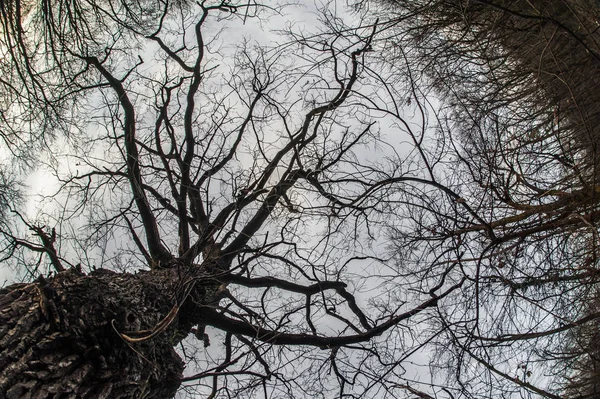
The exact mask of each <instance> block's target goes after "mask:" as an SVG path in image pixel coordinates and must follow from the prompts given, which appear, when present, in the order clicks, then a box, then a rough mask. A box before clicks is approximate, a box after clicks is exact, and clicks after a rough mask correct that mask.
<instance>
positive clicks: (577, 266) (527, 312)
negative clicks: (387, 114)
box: [377, 0, 599, 397]
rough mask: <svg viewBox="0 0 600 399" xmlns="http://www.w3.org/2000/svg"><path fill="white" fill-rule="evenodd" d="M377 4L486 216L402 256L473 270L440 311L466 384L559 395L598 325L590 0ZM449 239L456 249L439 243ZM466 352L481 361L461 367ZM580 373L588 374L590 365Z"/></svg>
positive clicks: (462, 188)
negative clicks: (429, 250) (455, 304)
mask: <svg viewBox="0 0 600 399" xmlns="http://www.w3.org/2000/svg"><path fill="white" fill-rule="evenodd" d="M377 4H378V5H381V6H384V7H386V8H385V14H386V15H388V16H389V15H390V13H393V12H397V13H398V16H397V17H396V19H395V20H396V22H397V23H396V24H395V25H394V26H393V28H392V29H391V30H390V32H392V34H391V35H390V36H389V41H388V47H392V46H395V48H396V59H397V60H398V63H399V65H401V66H402V67H405V65H410V66H411V68H412V70H413V71H419V72H421V71H423V72H424V74H418V73H417V72H413V76H416V77H417V78H418V79H419V82H421V85H420V86H417V87H419V88H421V90H423V91H426V89H424V88H430V89H432V90H433V91H434V92H435V93H436V94H437V96H438V97H439V98H440V99H441V101H442V103H443V104H444V105H443V106H442V108H441V111H440V112H439V114H438V120H439V124H438V126H439V129H440V131H441V133H440V143H439V146H442V147H443V146H445V147H447V148H449V149H448V150H447V153H448V154H450V158H453V159H454V160H455V163H454V167H452V166H450V167H449V168H448V169H449V170H454V171H455V173H456V177H455V178H454V179H453V184H454V185H451V187H453V189H454V190H455V191H456V192H459V193H460V196H461V201H462V200H464V201H465V203H466V204H468V205H469V206H470V207H471V208H472V209H473V210H474V212H475V213H476V214H477V215H478V216H479V218H480V221H479V222H478V223H474V224H473V223H471V224H465V223H463V222H462V221H457V222H458V223H457V222H455V223H450V224H449V222H448V221H447V222H446V223H445V224H444V228H443V229H442V231H441V232H440V231H439V230H440V229H439V228H437V230H438V231H436V234H434V236H435V238H432V239H431V241H430V242H435V243H437V245H438V247H437V248H436V251H435V253H436V255H434V256H433V257H432V258H433V259H434V260H433V261H432V267H428V268H423V264H422V263H419V267H418V268H415V269H410V270H411V271H412V272H413V273H421V274H419V275H422V276H423V277H425V276H426V275H427V274H432V273H436V272H437V273H446V271H447V270H448V269H447V266H446V265H447V264H454V263H459V264H461V267H462V270H461V272H462V273H464V272H466V273H468V274H470V275H471V276H473V282H474V285H473V286H472V287H473V290H472V291H470V292H469V291H466V290H463V292H464V293H468V294H467V295H465V297H464V302H463V303H464V305H463V306H462V307H461V308H462V311H460V310H458V309H457V310H456V311H455V312H454V313H453V314H448V316H447V320H446V321H444V322H442V323H445V324H446V325H448V326H452V327H451V328H450V329H449V330H448V331H452V332H451V333H449V334H448V336H447V337H446V339H447V340H450V341H451V342H454V343H455V345H454V346H453V347H454V348H455V349H456V351H455V352H454V354H453V356H450V357H447V360H448V362H447V363H446V365H445V367H447V370H448V371H449V374H450V375H451V377H452V379H454V380H455V381H456V382H458V386H459V387H461V388H462V390H463V391H466V392H469V394H472V392H474V391H476V388H475V387H477V386H478V387H479V389H481V392H482V395H484V392H486V391H488V390H489V389H490V387H491V386H497V384H496V383H495V382H494V381H495V380H496V379H500V380H502V379H504V380H508V381H511V383H509V385H508V386H507V388H505V389H506V390H507V391H513V392H515V391H514V390H513V388H514V389H517V390H518V389H520V388H518V387H525V388H527V389H529V390H530V391H532V392H535V393H537V394H540V395H542V396H546V397H558V396H560V394H561V392H563V393H564V391H561V389H560V388H559V386H560V385H562V384H563V383H564V377H566V376H573V374H574V373H575V374H577V373H578V372H577V371H575V370H582V365H583V364H586V365H587V366H588V367H590V366H591V364H593V363H594V360H593V359H594V355H593V353H594V350H593V349H590V350H589V351H588V349H585V348H590V346H589V345H590V343H591V341H590V337H591V336H594V333H593V331H597V325H598V320H597V318H598V314H597V312H596V311H593V310H590V309H593V306H591V305H590V304H591V303H594V302H595V299H594V298H595V297H596V295H597V284H598V262H597V259H598V240H597V226H598V181H597V179H598V177H597V162H598V161H597V160H598V151H597V148H598V147H597V146H598V139H597V137H598V132H597V129H598V123H597V118H598V101H597V99H596V95H597V93H598V90H597V87H596V86H597V79H596V76H597V71H598V66H599V64H598V56H597V55H598V21H597V16H598V8H597V3H596V2H586V1H550V2H547V1H544V2H535V1H533V2H532V1H501V0H498V1H496V0H489V1H488V0H481V1H480V0H477V1H453V0H448V1H446V0H441V1H384V2H377ZM410 15H417V16H418V17H416V18H411V17H408V18H407V16H410ZM429 95H430V96H431V94H429ZM439 224H440V223H438V225H439ZM431 230H432V228H431V225H429V226H428V225H424V226H422V228H421V230H420V232H419V233H413V234H411V235H410V236H407V235H406V234H399V235H398V238H399V244H398V251H399V253H400V254H404V255H402V256H404V257H408V256H412V257H415V255H414V254H413V253H411V252H410V251H408V253H407V251H406V249H405V248H406V247H407V242H415V243H416V242H418V241H419V239H422V238H423V237H425V236H426V235H427V231H431ZM450 243H454V246H455V247H457V248H460V247H462V248H463V249H462V250H460V249H459V250H457V251H456V254H455V255H452V256H448V255H445V252H444V251H447V249H445V248H448V246H449V245H450ZM419 256H420V255H419ZM439 257H442V258H441V259H440V258H439ZM467 259H468V260H469V262H466V260H467ZM469 265H470V266H469ZM422 270H425V271H424V272H423V271H422ZM579 330H581V331H582V332H581V333H577V332H576V331H579ZM573 334H575V336H577V335H578V334H581V336H580V338H577V339H575V341H573V338H572V337H573V336H574V335H573ZM590 334H591V335H590ZM584 337H585V338H584ZM446 339H443V340H440V347H441V348H442V350H443V351H446V350H447V349H446V348H447V345H448V344H447V342H448V341H447V340H446ZM581 342H588V344H586V345H587V346H586V345H583V346H579V344H580V343H581ZM576 347H578V349H577V350H575V348H576ZM590 362H592V363H590ZM436 365H437V366H439V365H440V363H436ZM474 365H479V366H483V368H484V369H487V370H488V372H487V373H483V374H480V372H479V371H475V372H473V373H470V372H468V370H469V369H470V368H471V367H473V366H474ZM584 367H585V366H584ZM595 367H596V366H594V367H592V369H595ZM474 370H480V368H477V367H476V368H475V369H474ZM536 374H537V375H541V374H546V375H550V376H554V377H556V384H557V385H554V386H553V385H552V384H548V378H546V377H543V378H539V379H538V380H537V381H536V379H535V377H536ZM580 378H581V379H583V380H585V381H587V382H585V383H583V384H582V385H584V386H590V385H594V373H593V372H591V373H590V374H588V373H587V372H584V373H581V374H579V376H578V377H576V378H575V379H577V380H578V381H579V382H578V383H581V380H579V379H580ZM504 384H506V382H504ZM542 385H545V386H547V388H544V389H541V390H540V389H538V388H539V387H541V386H542ZM568 392H571V393H572V392H574V391H573V390H569V389H567V392H566V393H567V395H569V393H568ZM578 395H583V392H582V391H580V392H579V394H578ZM575 396H577V395H575Z"/></svg>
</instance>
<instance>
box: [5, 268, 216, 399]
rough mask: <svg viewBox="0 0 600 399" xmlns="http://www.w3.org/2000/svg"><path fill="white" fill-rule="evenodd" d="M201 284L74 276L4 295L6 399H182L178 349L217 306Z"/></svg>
mask: <svg viewBox="0 0 600 399" xmlns="http://www.w3.org/2000/svg"><path fill="white" fill-rule="evenodd" d="M194 281H197V280H192V279H187V280H186V279H184V278H182V276H181V270H177V269H176V268H174V269H168V270H158V271H151V272H140V273H137V274H128V273H114V272H110V271H106V270H98V271H95V272H93V273H91V274H89V275H85V274H82V273H81V272H79V271H77V270H68V271H65V272H61V273H58V274H57V275H56V276H55V277H53V278H52V279H48V280H44V279H39V280H38V281H36V282H33V283H30V284H15V285H12V286H9V287H7V288H4V289H2V290H0V397H1V398H8V399H12V398H15V399H16V398H59V397H60V398H171V397H173V395H174V394H175V392H176V390H177V388H178V387H179V385H180V378H181V374H182V371H183V367H184V364H183V362H182V360H181V359H180V358H179V356H178V355H177V353H176V352H175V350H174V349H173V346H174V345H176V344H177V343H178V342H180V341H181V339H182V338H183V337H185V336H186V335H187V334H188V333H189V332H190V331H191V329H192V326H193V325H195V323H197V321H198V320H199V318H200V317H201V316H200V313H201V311H199V309H201V306H199V305H201V304H206V303H209V302H210V300H212V298H210V300H206V299H207V298H206V297H207V294H206V291H205V289H206V288H207V285H204V286H203V285H201V284H197V283H195V282H194ZM192 288H193V289H192ZM213 292H214V291H213ZM213 295H214V294H213Z"/></svg>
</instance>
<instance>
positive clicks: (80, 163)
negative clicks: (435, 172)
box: [0, 0, 464, 398]
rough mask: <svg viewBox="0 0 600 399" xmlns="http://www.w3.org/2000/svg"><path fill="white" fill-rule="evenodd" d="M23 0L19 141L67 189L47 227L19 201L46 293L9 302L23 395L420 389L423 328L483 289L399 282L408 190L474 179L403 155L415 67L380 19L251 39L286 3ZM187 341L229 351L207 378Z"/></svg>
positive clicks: (327, 23) (14, 67)
mask: <svg viewBox="0 0 600 399" xmlns="http://www.w3.org/2000/svg"><path fill="white" fill-rule="evenodd" d="M1 7H2V34H3V42H2V51H3V52H4V54H5V55H6V57H5V58H4V59H3V64H2V67H3V69H4V76H3V77H2V81H1V83H2V85H3V86H2V90H3V91H2V95H3V96H4V97H3V104H5V106H6V110H4V111H3V113H2V115H3V120H2V123H3V126H6V127H8V129H7V130H6V135H5V136H4V137H3V138H4V140H5V141H7V142H8V141H10V140H15V141H20V142H22V144H23V145H24V146H27V145H28V144H29V143H40V142H41V143H42V145H40V148H46V155H41V156H39V157H37V158H36V162H39V163H41V164H42V165H43V166H44V170H46V171H50V172H49V173H52V174H53V175H54V178H55V179H56V181H57V182H58V184H57V187H56V192H55V194H53V195H50V196H47V197H46V198H45V201H47V202H46V206H45V208H44V209H43V211H42V212H41V214H40V216H39V218H38V219H36V220H31V219H30V218H29V217H28V216H27V215H25V214H24V213H23V212H20V211H19V209H17V207H15V206H12V211H13V214H14V217H15V222H14V223H15V225H16V227H14V228H4V229H2V234H3V240H4V244H5V250H4V253H5V257H4V261H5V262H13V263H14V264H16V265H17V266H18V267H20V269H21V270H25V271H27V274H28V277H29V279H30V280H29V281H30V282H28V283H22V284H15V285H11V286H8V287H6V288H4V289H2V291H1V296H0V298H1V299H0V348H1V352H0V353H1V356H0V370H2V371H0V396H2V397H7V398H25V397H30V398H36V397H90V398H100V397H110V398H130V397H131V398H134V397H135V398H137V397H148V398H167V397H172V396H173V395H174V394H175V393H176V391H177V389H178V388H179V387H180V386H181V384H182V383H184V382H185V383H186V384H187V386H188V387H189V386H191V387H196V389H198V390H199V391H200V392H203V393H204V394H209V396H210V397H214V396H217V395H231V394H232V392H234V393H235V394H236V395H243V394H247V395H249V396H252V395H254V394H255V391H256V389H259V388H260V389H263V390H264V395H266V396H269V395H271V394H273V395H275V394H276V392H278V391H281V392H283V394H284V395H289V396H298V395H308V396H310V395H312V394H313V393H318V394H319V395H323V394H327V392H330V391H332V392H333V391H337V392H339V394H340V395H342V394H351V395H362V394H365V395H379V392H380V391H381V389H384V390H388V393H389V394H390V395H393V394H394V393H393V392H395V391H402V390H403V389H404V388H402V386H403V385H400V384H398V381H399V380H398V376H399V375H401V374H402V373H403V372H402V371H401V367H402V366H401V363H402V360H401V359H402V358H406V357H409V356H410V355H411V354H412V353H414V352H415V351H417V350H418V348H419V347H420V346H422V345H423V344H424V341H423V340H421V339H420V338H419V339H418V338H416V337H415V338H412V339H410V338H406V339H403V338H401V336H402V335H403V334H405V333H406V332H407V331H410V328H411V327H410V326H411V325H413V324H416V323H419V322H420V321H421V320H423V319H425V318H427V317H431V316H430V315H431V312H432V311H433V310H435V309H436V308H437V307H438V306H440V305H441V304H442V303H443V302H444V301H445V299H446V297H447V296H449V295H450V294H452V293H453V292H455V291H456V290H458V289H459V288H460V287H461V285H462V284H463V282H464V279H463V278H458V279H457V280H454V279H448V278H445V277H444V276H440V277H439V278H436V279H435V283H434V284H433V285H432V286H431V287H430V288H429V289H428V291H427V292H426V293H424V295H423V294H414V295H413V294H410V292H409V291H405V290H404V288H402V285H398V284H399V282H400V280H395V279H392V280H390V279H389V277H388V276H387V272H386V271H385V269H387V268H390V267H392V270H393V261H392V260H390V259H385V258H384V257H383V256H384V255H385V250H384V249H385V248H383V247H381V245H382V243H381V238H382V237H383V234H384V233H385V231H386V229H387V227H388V222H389V221H390V220H392V219H396V220H399V219H397V218H396V216H394V207H395V206H396V203H397V202H398V201H402V200H401V199H400V197H402V196H403V195H405V194H403V193H408V192H409V191H410V190H412V189H413V188H412V187H413V186H424V187H427V186H430V187H431V189H432V190H442V191H443V192H448V193H450V191H449V189H446V188H443V187H442V186H441V185H440V184H439V183H437V182H436V181H434V180H432V179H430V178H423V177H420V176H419V175H418V173H412V171H411V168H410V167H407V168H403V167H399V166H398V165H400V164H401V163H402V162H404V161H406V160H408V159H409V158H410V157H409V158H405V157H404V156H400V154H399V153H398V152H397V151H398V149H397V145H396V144H394V142H395V141H396V142H397V140H399V139H401V137H402V135H404V136H405V137H408V138H410V137H412V138H414V137H415V136H414V134H412V130H411V128H410V126H409V124H408V122H407V121H406V120H405V119H404V117H403V112H404V111H403V110H402V108H401V107H400V105H399V104H398V103H396V102H395V101H396V100H395V97H397V93H396V88H394V87H393V85H392V84H391V83H388V82H387V79H391V76H393V75H394V74H395V72H390V69H389V68H388V66H387V65H386V64H381V63H379V62H378V61H375V62H373V65H370V62H371V61H372V60H375V59H374V58H372V57H371V54H372V53H373V45H374V44H375V40H376V36H377V32H378V29H379V25H378V24H377V23H376V22H374V21H372V22H373V23H371V24H367V23H365V24H363V26H361V27H359V28H352V29H347V27H346V26H343V25H341V21H340V20H338V19H337V18H336V17H335V15H333V14H331V13H330V12H329V11H327V10H324V11H323V14H322V24H323V26H324V27H325V28H324V30H323V31H322V32H321V33H318V34H316V35H304V34H301V33H292V32H287V33H286V35H287V39H286V42H284V43H283V44H280V45H278V46H276V47H273V48H269V47H267V46H264V45H263V46H254V45H252V43H250V42H248V41H242V42H241V43H240V44H239V45H238V47H237V49H235V51H234V50H232V49H231V48H228V47H227V46H225V45H224V44H222V40H223V39H221V38H222V36H220V35H221V33H219V29H220V28H221V27H224V26H225V25H226V24H228V23H229V24H232V23H237V24H238V29H241V28H243V27H244V25H243V23H244V22H248V21H250V20H251V19H253V18H260V14H261V13H266V14H269V13H271V15H272V16H273V18H274V17H275V16H277V14H276V12H277V10H276V9H273V8H269V7H266V6H262V5H258V4H253V3H247V4H242V5H233V4H231V3H229V2H201V3H198V4H187V3H179V4H170V3H168V2H148V3H144V2H137V3H130V2H111V1H107V2H103V1H98V2H83V1H70V2H62V1H59V2H54V3H48V2H40V3H39V4H38V3H24V2H21V1H20V0H14V1H9V2H4V3H2V6H1ZM248 23H249V22H248ZM228 32H232V31H231V30H230V31H228ZM222 34H223V35H225V33H222ZM227 34H230V33H227ZM20 86H22V87H23V89H19V87H20ZM422 116H424V115H422ZM388 127H391V128H393V129H394V130H395V131H396V133H394V134H393V135H392V134H389V133H385V132H383V131H382V130H384V129H387V128H388ZM40 140H41V141H40ZM415 145H418V143H415ZM13 150H14V152H15V154H16V155H17V156H20V154H21V153H20V152H19V151H23V150H22V149H20V148H16V147H15V148H14V149H13ZM373 154H375V155H376V156H375V157H373ZM382 160H384V161H382ZM408 162H417V160H415V161H408ZM19 226H20V227H19ZM46 266H48V267H49V268H50V269H53V273H52V272H50V273H49V271H48V269H47V268H46ZM136 269H139V270H137V271H136ZM48 273H49V274H48ZM44 276H46V277H44ZM388 286H393V287H400V292H396V289H394V290H393V291H392V292H388V293H387V295H379V293H380V292H381V291H384V290H385V287H388ZM370 291H371V292H375V293H377V294H375V295H374V297H373V298H372V302H371V303H370V302H368V301H366V299H365V298H366V297H365V296H364V295H363V296H359V295H358V293H360V292H370ZM407 295H408V297H410V299H411V300H410V302H407V301H406V300H404V299H403V297H404V296H407ZM435 333H436V332H434V333H433V334H435ZM428 334H431V332H429V333H428ZM190 337H195V338H190ZM186 338H187V339H188V340H189V339H193V340H195V341H194V344H192V345H191V346H195V347H196V349H199V347H202V346H203V347H205V348H207V347H208V346H209V344H211V345H212V346H213V347H214V346H215V342H218V345H219V347H220V352H219V353H217V354H215V356H216V357H215V358H214V359H211V358H210V357H208V355H206V356H202V355H198V356H196V357H195V359H196V360H197V361H200V362H201V363H199V364H198V367H197V368H196V370H197V371H198V372H197V373H196V374H194V375H191V376H190V375H188V376H187V377H185V378H184V377H183V370H184V362H183V361H182V359H181V357H180V355H178V354H177V353H176V351H175V349H174V348H175V347H176V346H178V345H179V344H181V343H182V341H183V340H184V339H186ZM425 341H426V340H425ZM198 344H200V345H198ZM189 348H190V346H189V345H188V349H187V351H189ZM182 351H183V353H184V356H186V355H185V354H186V353H187V351H186V349H185V346H184V349H182ZM206 353H208V352H206ZM202 358H203V359H204V361H202ZM199 359H200V360H199ZM294 359H295V360H294ZM190 389H191V388H190ZM211 392H212V393H211ZM408 392H410V390H409V391H408Z"/></svg>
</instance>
